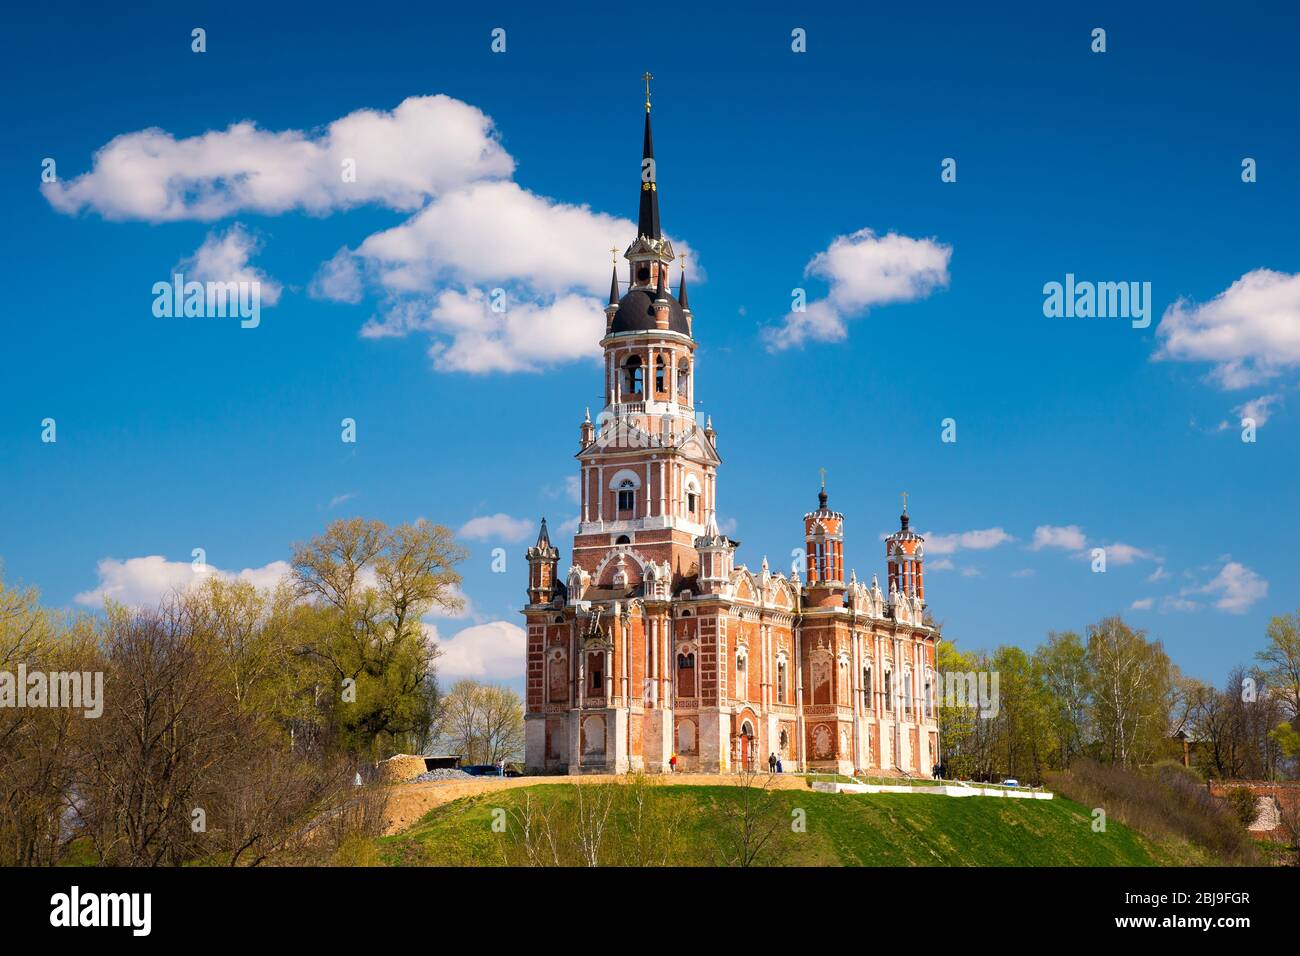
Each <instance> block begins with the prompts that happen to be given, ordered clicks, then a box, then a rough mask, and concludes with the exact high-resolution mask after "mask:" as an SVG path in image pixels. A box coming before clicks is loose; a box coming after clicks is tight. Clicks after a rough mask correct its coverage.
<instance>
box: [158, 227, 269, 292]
mask: <svg viewBox="0 0 1300 956" xmlns="http://www.w3.org/2000/svg"><path fill="white" fill-rule="evenodd" d="M260 249H261V242H260V241H259V240H258V239H257V238H256V237H255V236H253V235H252V234H251V233H249V231H248V230H247V229H245V228H244V227H243V226H241V225H240V224H239V223H235V224H234V225H232V226H231V227H230V228H229V229H227V230H226V231H225V232H222V231H220V230H218V229H214V230H212V231H211V232H209V233H208V235H207V237H206V238H205V239H204V240H203V244H202V245H201V246H199V248H198V250H197V251H196V252H195V253H194V255H192V256H190V257H189V258H188V259H182V260H181V261H180V263H178V264H177V265H176V267H175V269H174V271H176V272H179V273H181V274H182V275H183V276H185V279H186V281H195V282H256V283H258V284H259V285H260V286H261V291H260V296H261V299H260V301H261V304H262V305H265V306H272V305H275V304H276V303H277V302H279V301H280V292H281V286H280V283H278V282H276V281H275V280H274V279H272V278H271V277H270V276H268V275H267V274H266V273H265V272H263V271H262V270H261V269H258V268H255V267H254V266H251V265H249V262H248V260H249V259H251V258H252V257H253V256H255V255H256V254H257V253H258V251H259V250H260Z"/></svg>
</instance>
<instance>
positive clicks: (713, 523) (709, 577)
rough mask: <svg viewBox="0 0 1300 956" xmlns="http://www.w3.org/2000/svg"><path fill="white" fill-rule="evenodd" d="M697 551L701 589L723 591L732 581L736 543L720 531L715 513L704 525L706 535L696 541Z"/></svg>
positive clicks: (711, 514) (714, 591)
mask: <svg viewBox="0 0 1300 956" xmlns="http://www.w3.org/2000/svg"><path fill="white" fill-rule="evenodd" d="M695 550H696V551H698V552H699V553H700V579H699V580H700V587H701V588H703V589H704V590H705V591H706V592H711V593H717V592H718V591H721V590H722V589H723V588H724V587H726V585H727V582H728V581H729V580H731V568H732V561H733V559H734V557H735V553H736V542H735V541H732V540H731V539H730V538H728V537H727V536H726V535H724V534H723V533H722V532H721V531H719V530H718V519H717V515H716V514H714V512H713V511H710V512H709V517H708V519H707V520H706V521H705V523H704V534H702V535H700V536H699V537H698V538H696V539H695Z"/></svg>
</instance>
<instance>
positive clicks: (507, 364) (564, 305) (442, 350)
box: [361, 289, 605, 372]
mask: <svg viewBox="0 0 1300 956" xmlns="http://www.w3.org/2000/svg"><path fill="white" fill-rule="evenodd" d="M494 304H495V300H494V298H493V297H490V296H488V295H486V294H485V293H484V292H483V291H482V290H481V289H470V290H469V291H467V292H462V291H459V290H456V289H446V290H443V291H442V292H440V293H439V294H437V295H436V296H435V297H434V299H433V301H432V303H426V302H424V301H423V300H419V299H412V300H406V301H404V302H401V303H400V304H398V305H396V306H394V307H393V308H390V310H389V311H388V312H387V313H386V314H385V315H384V316H382V317H379V318H372V319H371V320H370V321H369V322H367V323H366V325H365V327H364V328H363V329H362V330H361V334H362V335H363V336H365V337H367V338H386V337H392V336H404V335H407V334H409V333H411V332H413V331H425V332H429V333H430V334H431V335H433V336H434V342H433V344H432V345H430V346H429V355H430V357H431V358H432V359H433V362H434V365H435V366H436V367H437V368H439V369H441V370H444V371H456V372H521V371H536V370H538V369H540V368H542V367H544V366H546V365H548V364H551V363H554V362H563V361H570V360H572V359H577V358H584V357H585V358H590V359H593V360H595V359H598V358H599V357H600V346H599V345H598V343H599V342H600V339H601V336H602V335H603V334H604V330H605V316H604V313H603V312H602V311H601V304H600V302H599V301H598V300H596V299H587V298H583V297H581V296H578V295H571V294H570V295H564V296H561V297H560V298H557V299H554V300H552V301H550V302H530V301H525V302H519V303H515V304H512V303H510V302H509V299H508V297H507V298H506V301H505V304H504V308H502V309H501V310H500V311H498V310H497V308H495V307H494Z"/></svg>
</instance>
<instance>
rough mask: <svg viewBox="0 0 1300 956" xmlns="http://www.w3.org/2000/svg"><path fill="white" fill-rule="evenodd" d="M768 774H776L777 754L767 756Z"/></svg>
mask: <svg viewBox="0 0 1300 956" xmlns="http://www.w3.org/2000/svg"><path fill="white" fill-rule="evenodd" d="M767 772H768V773H776V754H775V753H770V754H768V755H767Z"/></svg>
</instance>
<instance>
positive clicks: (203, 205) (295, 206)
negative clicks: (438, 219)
mask: <svg viewBox="0 0 1300 956" xmlns="http://www.w3.org/2000/svg"><path fill="white" fill-rule="evenodd" d="M347 161H351V162H352V163H354V164H355V171H356V176H355V181H354V182H348V181H346V179H345V176H344V171H345V165H344V164H345V162H347ZM513 171H514V160H513V159H511V158H510V156H509V154H507V153H506V151H505V150H504V149H502V148H501V145H500V143H499V142H497V138H496V131H495V129H494V128H493V125H492V121H491V120H490V119H489V118H488V117H487V116H486V115H485V114H484V113H483V112H482V111H480V110H478V109H476V108H475V107H473V106H470V105H469V104H467V103H462V102H461V101H459V100H456V99H452V98H451V97H449V96H443V95H438V96H412V97H409V98H407V99H405V100H403V101H402V102H401V103H399V104H398V105H397V107H396V108H395V109H393V110H392V111H391V112H385V111H382V110H368V109H364V110H357V111H356V112H353V113H349V114H348V115H347V116H344V117H342V118H341V119H337V120H335V121H334V122H332V123H330V124H329V126H327V127H326V128H325V130H324V132H323V133H320V134H313V133H311V132H308V131H304V130H284V131H282V132H272V131H269V130H263V129H259V128H258V127H257V125H256V124H255V123H253V122H249V121H244V122H240V123H235V124H233V125H231V126H230V127H229V128H228V129H225V130H211V131H209V132H206V133H203V134H201V135H198V136H191V137H188V138H185V139H176V138H175V137H174V136H172V135H171V134H170V133H168V132H166V131H164V130H161V129H156V128H155V129H146V130H140V131H139V132H134V133H125V134H123V135H121V136H117V137H115V138H114V139H113V140H112V141H110V142H109V143H108V144H107V145H106V146H104V147H103V148H101V149H100V150H99V151H98V152H96V153H95V158H94V163H93V166H92V168H91V171H90V172H88V173H84V174H83V175H81V176H77V177H76V178H74V179H72V180H69V181H67V182H55V183H45V184H43V185H42V187H41V190H42V192H43V193H44V194H45V197H46V199H48V200H49V202H50V204H51V205H53V206H54V207H55V208H56V209H58V210H60V211H61V212H65V213H76V212H80V211H82V210H83V209H89V210H93V211H95V212H98V213H99V214H100V215H102V216H103V217H104V218H106V219H142V220H146V221H149V222H174V221H179V220H200V221H210V220H214V219H222V218H225V217H227V216H233V215H236V214H238V213H240V212H254V213H262V214H266V215H277V214H279V213H284V212H289V211H291V210H301V211H304V212H308V213H311V214H313V215H323V214H325V213H328V212H331V211H333V210H336V209H347V208H349V207H352V206H357V205H361V204H366V203H375V204H378V205H381V206H386V207H388V208H391V209H399V210H411V209H416V208H418V207H420V206H421V205H423V204H424V203H425V201H427V200H428V199H429V198H430V197H431V196H437V195H441V194H442V193H444V192H446V191H448V190H450V189H455V188H457V187H459V186H462V185H464V184H465V183H469V182H473V181H476V180H480V179H485V178H500V177H505V176H509V175H511V173H512V172H513Z"/></svg>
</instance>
